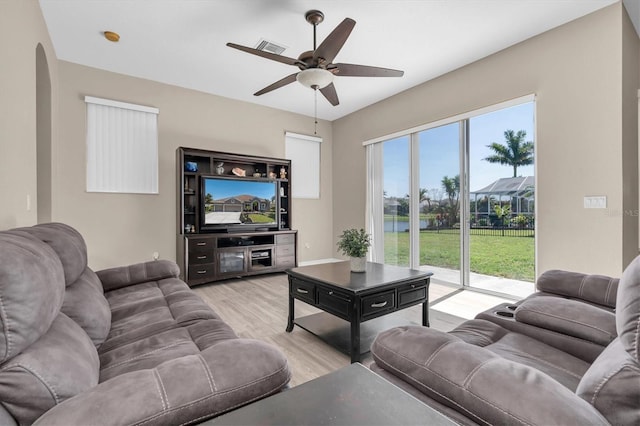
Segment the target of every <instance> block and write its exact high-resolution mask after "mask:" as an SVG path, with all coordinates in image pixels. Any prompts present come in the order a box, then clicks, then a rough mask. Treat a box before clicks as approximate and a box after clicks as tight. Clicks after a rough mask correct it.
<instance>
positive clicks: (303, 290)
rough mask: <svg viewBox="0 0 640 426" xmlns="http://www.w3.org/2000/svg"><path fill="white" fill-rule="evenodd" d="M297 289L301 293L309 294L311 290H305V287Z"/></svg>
mask: <svg viewBox="0 0 640 426" xmlns="http://www.w3.org/2000/svg"><path fill="white" fill-rule="evenodd" d="M296 291H297V292H298V293H301V294H309V290H305V289H304V288H296Z"/></svg>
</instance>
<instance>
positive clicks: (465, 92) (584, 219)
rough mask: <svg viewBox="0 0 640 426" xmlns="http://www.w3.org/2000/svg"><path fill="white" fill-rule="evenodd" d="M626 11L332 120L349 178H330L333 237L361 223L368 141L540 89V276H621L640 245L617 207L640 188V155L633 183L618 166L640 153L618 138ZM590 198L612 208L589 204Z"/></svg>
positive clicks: (337, 155) (340, 165) (338, 164)
mask: <svg viewBox="0 0 640 426" xmlns="http://www.w3.org/2000/svg"><path fill="white" fill-rule="evenodd" d="M622 14H623V11H622V5H621V4H620V3H618V4H615V5H612V6H610V7H608V8H605V9H603V10H601V11H598V12H596V13H594V14H591V15H588V16H586V17H583V18H581V19H579V20H576V21H573V22H571V23H568V24H566V25H564V26H562V27H559V28H556V29H554V30H551V31H549V32H547V33H544V34H542V35H540V36H537V37H535V38H532V39H529V40H527V41H525V42H522V43H520V44H518V45H516V46H513V47H511V48H509V49H506V50H504V51H501V52H498V53H496V54H494V55H492V56H490V57H487V58H485V59H482V60H480V61H478V62H476V63H473V64H470V65H468V66H465V67H463V68H461V69H458V70H456V71H453V72H451V73H449V74H446V75H444V76H442V77H440V78H437V79H434V80H432V81H429V82H427V83H424V84H422V85H420V86H418V87H415V88H413V89H411V90H408V91H406V92H404V93H401V94H399V95H396V96H393V97H391V98H389V99H386V100H384V101H381V102H380V103H378V104H375V105H372V106H370V107H367V108H365V109H363V110H360V111H358V112H356V113H353V114H351V115H349V116H347V117H344V118H342V119H340V120H337V121H335V122H334V123H333V139H334V141H335V144H334V156H333V168H334V170H341V171H347V170H348V171H349V172H350V174H349V176H347V177H345V178H344V179H341V180H340V181H337V180H336V181H335V182H334V234H337V233H339V231H340V230H342V229H344V228H347V227H352V226H364V216H365V215H364V207H365V151H364V148H363V147H362V142H363V141H365V140H368V139H372V138H375V137H380V136H384V135H387V134H391V133H393V132H396V131H400V130H403V129H407V128H410V127H413V126H418V125H421V124H425V123H429V122H433V121H436V120H438V119H443V118H446V117H450V116H453V115H456V114H459V113H463V112H466V111H472V110H474V109H477V108H481V107H484V106H487V105H492V104H496V103H499V102H502V101H505V100H508V99H513V98H516V97H519V96H522V95H526V94H530V93H535V94H536V96H537V107H536V120H537V122H536V128H537V134H536V136H537V137H536V143H537V145H536V150H537V152H536V155H537V165H536V174H537V215H538V216H537V221H536V222H537V268H538V269H537V272H538V273H540V272H541V271H544V270H547V269H551V268H566V269H570V270H578V271H585V272H594V273H595V272H597V273H603V274H614V275H617V274H619V273H620V272H621V271H622V268H623V265H624V264H625V262H627V261H628V260H629V258H630V256H632V253H630V251H632V252H633V254H635V253H636V252H637V248H638V241H637V239H638V233H637V231H636V232H633V230H632V229H631V228H634V229H636V230H637V222H635V223H631V221H624V222H623V220H622V215H621V214H620V213H619V212H621V211H623V208H624V207H625V206H623V189H624V192H625V193H627V191H629V194H631V193H633V194H637V192H638V179H637V177H636V178H635V179H633V176H634V173H635V176H637V155H635V156H634V157H633V159H632V160H630V163H631V164H628V166H629V167H635V170H636V171H631V170H630V169H628V170H627V171H626V172H625V178H627V177H628V178H629V181H624V182H623V174H622V172H621V170H622V168H623V158H624V154H627V153H630V152H631V151H633V150H634V149H635V150H637V148H632V147H631V145H632V144H636V146H637V138H636V139H633V135H632V134H631V133H632V132H630V131H629V132H626V133H625V143H624V144H623V143H622V139H623V134H622V113H621V107H622V81H621V75H622V43H621V38H622V37H623V34H622V31H623V25H622V22H623V21H622ZM626 27H628V25H625V28H626ZM627 33H628V31H625V34H624V37H625V39H626V38H629V37H630V35H629V34H627ZM636 75H637V73H636ZM636 82H637V79H636ZM631 85H633V84H631ZM635 120H637V115H636V118H635ZM636 123H637V121H636ZM623 148H624V150H623ZM586 195H606V196H607V202H608V209H607V210H597V209H589V210H586V209H584V208H583V197H584V196H586ZM634 197H635V198H634ZM625 200H626V201H628V205H629V206H631V205H634V206H635V207H634V208H635V209H637V208H638V206H637V195H635V196H629V197H628V198H625ZM616 211H617V212H618V213H617V214H616V213H615V212H616ZM636 221H637V218H636ZM627 233H629V236H628V238H629V240H626V238H625V242H624V245H623V234H624V235H627ZM623 249H624V252H623Z"/></svg>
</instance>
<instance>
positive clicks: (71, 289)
mask: <svg viewBox="0 0 640 426" xmlns="http://www.w3.org/2000/svg"><path fill="white" fill-rule="evenodd" d="M62 312H63V313H65V314H66V315H67V316H68V317H69V318H71V319H72V320H74V321H75V322H77V323H78V325H80V327H82V329H83V330H84V331H85V332H86V333H87V334H88V335H89V337H90V338H91V340H92V341H93V344H94V345H96V347H99V346H100V345H101V344H102V342H104V341H105V339H106V338H107V335H108V334H109V330H110V329H111V309H110V308H109V302H107V299H106V298H105V297H104V294H103V292H102V284H101V283H100V280H99V279H98V276H97V275H96V274H95V272H93V271H92V270H91V269H89V268H85V270H84V272H83V273H82V275H80V277H78V279H77V280H75V281H74V282H73V283H71V284H70V285H69V286H68V287H67V290H66V291H65V294H64V303H63V304H62Z"/></svg>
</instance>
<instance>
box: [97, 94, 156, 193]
mask: <svg viewBox="0 0 640 426" xmlns="http://www.w3.org/2000/svg"><path fill="white" fill-rule="evenodd" d="M85 102H86V104H87V192H118V193H136V194H157V193H158V112H159V110H158V109H157V108H151V107H146V106H141V105H134V104H128V103H124V102H118V101H112V100H108V99H100V98H94V97H91V96H86V97H85Z"/></svg>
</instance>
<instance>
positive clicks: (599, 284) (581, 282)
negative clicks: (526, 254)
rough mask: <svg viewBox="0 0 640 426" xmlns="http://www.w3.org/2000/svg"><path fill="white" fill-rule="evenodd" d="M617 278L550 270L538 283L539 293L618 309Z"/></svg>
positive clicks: (541, 276)
mask: <svg viewBox="0 0 640 426" xmlns="http://www.w3.org/2000/svg"><path fill="white" fill-rule="evenodd" d="M618 282H619V280H618V279H617V278H611V277H607V276H604V275H588V274H581V273H578V272H570V271H561V270H555V269H554V270H550V271H546V272H544V273H543V274H542V275H540V277H538V280H537V282H536V288H537V290H538V291H542V292H548V293H553V294H558V295H561V296H566V297H572V298H578V299H582V300H586V301H587V302H592V303H596V304H598V305H602V306H608V307H610V308H615V307H616V294H617V289H618Z"/></svg>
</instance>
